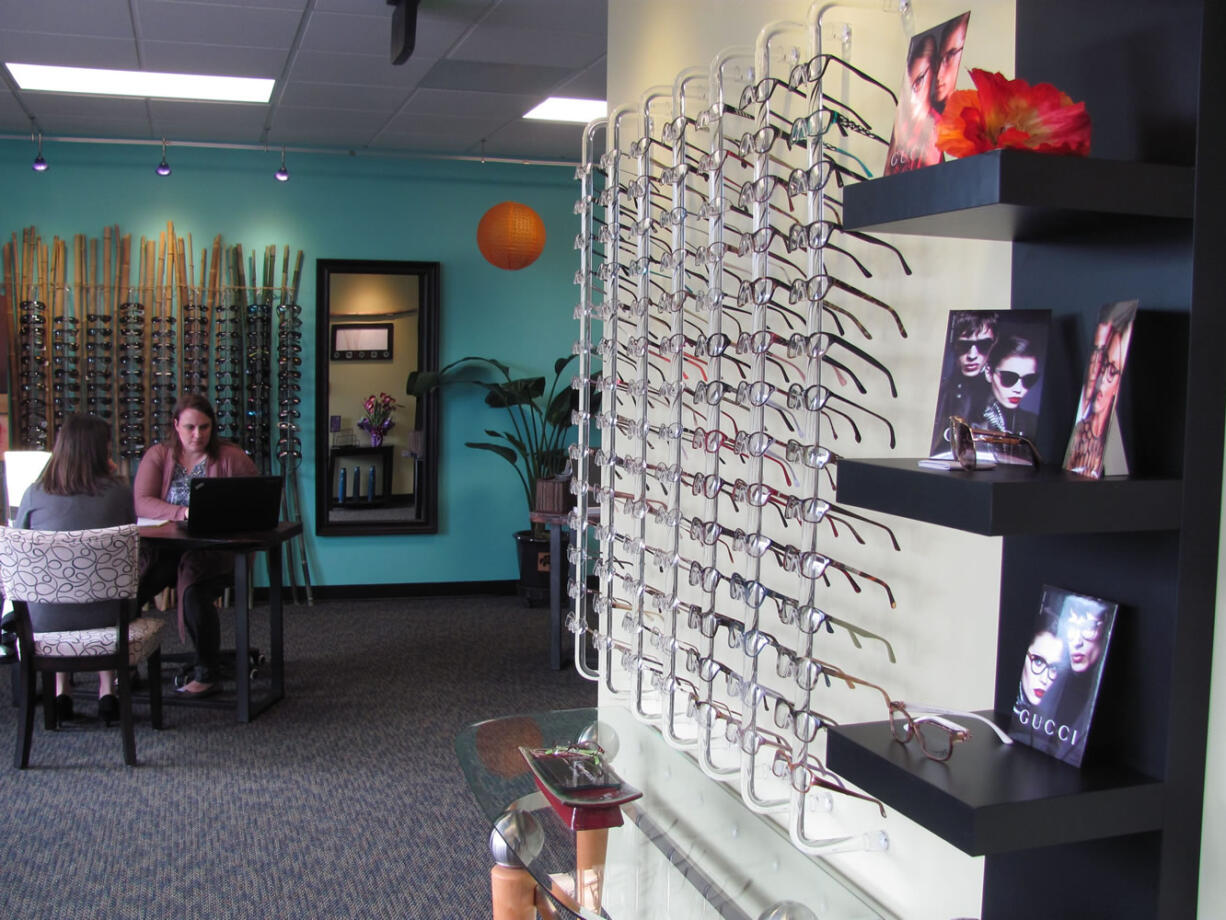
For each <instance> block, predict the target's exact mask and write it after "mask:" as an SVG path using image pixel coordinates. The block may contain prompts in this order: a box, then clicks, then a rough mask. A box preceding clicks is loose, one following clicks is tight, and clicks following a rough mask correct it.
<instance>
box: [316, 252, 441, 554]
mask: <svg viewBox="0 0 1226 920" xmlns="http://www.w3.org/2000/svg"><path fill="white" fill-rule="evenodd" d="M438 285H439V263H437V262H398V261H375V260H367V261H359V260H348V259H320V260H319V262H318V267H317V270H316V286H315V290H316V297H317V301H318V303H317V313H316V333H317V334H316V353H317V374H316V394H315V407H316V428H315V430H316V444H317V447H316V452H315V463H316V470H315V482H316V511H315V522H316V524H315V531H316V533H319V534H323V535H332V536H336V535H341V534H380V533H434V532H436V531H437V529H438V463H437V457H438V443H437V430H438V397H437V394H430V395H429V396H426V397H423V398H420V399H418V398H415V397H412V396H406V395H404V382H405V380H406V379H408V376H409V374H410V373H411V372H412V371H415V370H437V369H438V309H439V302H438Z"/></svg>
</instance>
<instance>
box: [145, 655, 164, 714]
mask: <svg viewBox="0 0 1226 920" xmlns="http://www.w3.org/2000/svg"><path fill="white" fill-rule="evenodd" d="M147 667H148V676H149V720H150V721H151V722H152V723H153V727H154V728H155V729H161V727H162V650H161V649H160V648H155V649H154V650H153V652H152V653H150V655H149V660H148V664H147Z"/></svg>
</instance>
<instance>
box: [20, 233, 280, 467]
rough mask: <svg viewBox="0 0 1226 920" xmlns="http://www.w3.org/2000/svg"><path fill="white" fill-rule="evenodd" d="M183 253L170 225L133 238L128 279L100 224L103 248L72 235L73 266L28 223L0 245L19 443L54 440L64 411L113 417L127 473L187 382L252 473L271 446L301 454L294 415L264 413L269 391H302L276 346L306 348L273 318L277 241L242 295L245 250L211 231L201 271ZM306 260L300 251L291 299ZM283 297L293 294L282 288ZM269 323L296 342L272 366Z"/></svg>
mask: <svg viewBox="0 0 1226 920" xmlns="http://www.w3.org/2000/svg"><path fill="white" fill-rule="evenodd" d="M192 252H193V249H192V246H191V241H190V237H188V238H186V239H185V238H183V237H179V236H176V235H175V232H174V225H173V223H168V224H167V229H166V231H165V232H164V233H162V234H161V235H160V237H159V238H158V239H157V240H153V239H142V240H140V241H139V243H138V248H137V250H136V258H137V260H138V264H137V266H136V271H135V275H134V274H133V265H132V257H133V253H132V238H131V236H130V235H128V236H122V237H121V235H120V233H119V228H118V227H107V228H105V229H104V232H103V235H102V240H101V247H100V246H99V240H97V239H94V240H86V238H85V236H84V235H81V234H78V235H77V236H76V238H75V239H74V241H73V258H72V265H71V269H70V266H69V258H68V247H67V241H65V240H61V239H59V238H58V237H57V238H55V239H53V241H52V242H51V243H50V244H46V243H44V242H43V241H42V240H41V238H40V237H39V236H38V233H37V230H36V229H35V228H33V227H29V228H25V229H24V230H23V231H22V233H21V238H20V242H19V241H18V238H17V235H16V234H14V236H13V240H12V242H10V243H5V244H4V246H3V263H4V274H5V279H4V280H5V287H4V289H5V291H10V292H14V294H15V295H16V296H15V297H13V298H12V299H13V301H15V306H14V308H13V313H12V316H11V317H10V318H9V323H10V326H9V328H10V329H11V330H12V332H13V334H12V336H11V340H10V354H9V357H10V365H9V366H10V371H9V375H10V380H11V381H12V382H13V385H12V387H11V390H12V394H13V395H12V398H11V400H10V407H9V411H10V416H11V421H12V432H13V436H12V442H13V444H14V446H17V447H23V448H34V449H44V450H45V449H49V448H50V446H51V445H52V444H53V443H54V439H55V432H56V429H57V427H58V425H59V424H60V423H62V421H63V419H64V417H65V416H66V415H67V414H69V413H72V412H78V411H87V412H91V413H93V414H95V415H98V416H99V417H100V418H104V419H107V420H108V421H110V422H111V423H112V424H113V425H114V433H115V438H114V444H115V451H116V455H117V457H118V458H119V459H120V461H121V462H122V464H123V465H124V466H125V467H127V468H128V470H129V471H131V470H132V469H133V468H134V467H135V464H136V463H137V462H138V461H139V458H140V457H141V456H142V455H143V454H144V452H145V450H147V449H148V447H149V446H150V444H152V443H153V442H154V441H156V440H158V439H160V438H161V437H163V436H164V432H165V431H166V430H167V429H168V427H169V424H170V414H171V411H172V408H173V406H174V403H175V401H176V400H177V399H178V397H179V395H180V394H181V393H183V392H188V391H195V392H203V393H205V394H207V395H210V396H211V398H212V401H213V403H214V406H215V408H216V410H217V416H218V431H219V433H220V434H221V435H222V436H223V437H229V438H231V439H233V440H236V441H237V442H238V443H240V444H242V445H243V446H244V448H245V449H246V450H247V451H248V452H249V453H250V454H251V455H252V457H253V459H255V461H256V463H257V464H258V465H259V466H260V467H261V469H263V470H265V471H267V470H268V469H269V467H270V466H271V462H272V457H273V456H274V453H275V454H276V455H277V456H281V457H285V456H289V455H291V454H292V455H294V456H296V457H300V456H301V448H300V444H301V441H300V437H299V432H298V427H297V414H296V413H294V414H292V415H289V414H286V412H285V411H284V410H285V407H284V406H281V407H280V408H281V410H282V411H281V412H280V413H279V418H278V420H277V423H275V424H274V421H273V416H274V404H273V399H274V393H279V396H278V397H276V398H278V399H280V400H282V401H284V400H291V401H292V402H293V403H294V404H295V405H296V404H297V402H298V399H299V397H298V387H299V384H298V378H299V372H298V368H297V362H298V360H299V359H298V357H297V353H296V352H295V353H294V354H292V355H291V354H288V353H286V354H282V350H283V349H284V348H289V347H293V348H300V347H301V345H300V334H299V333H297V332H295V331H294V330H291V329H288V328H285V327H284V324H282V326H281V328H277V326H276V325H275V324H274V321H273V305H272V302H273V293H274V292H273V285H272V282H271V279H272V276H273V269H274V263H275V247H269V248H268V249H267V250H266V253H265V270H264V284H263V286H262V287H261V288H259V289H256V288H255V287H252V289H250V290H248V288H247V286H246V276H245V274H244V273H243V272H242V271H241V265H242V255H241V247H237V246H236V247H233V250H232V251H230V252H226V253H223V249H222V241H221V237H220V236H217V237H215V238H214V240H213V246H212V252H211V256H210V252H209V250H207V249H205V250H202V251H201V252H200V272H199V277H197V273H196V266H195V263H194V259H193V258H192V257H191V253H192ZM288 259H289V249H288V247H286V250H285V260H286V262H288ZM301 263H302V253H301V252H299V253H298V266H299V272H298V273H296V276H295V294H296V284H297V280H296V279H297V275H298V274H299V273H300V270H301ZM287 269H288V266H286V269H283V277H284V275H285V273H286V272H287ZM70 273H71V275H72V278H71V279H70V278H69V275H70ZM254 279H255V275H254V261H253V271H252V280H253V284H254ZM42 291H46V292H47V296H46V298H45V299H43V298H40V296H39V294H40V292H42ZM282 296H283V301H284V300H285V299H286V298H287V297H289V294H288V291H285V290H284V285H283V295H282ZM282 309H283V310H284V309H285V306H284V304H283V307H282ZM280 316H281V314H280V312H278V321H279V320H280ZM278 332H280V333H281V334H282V335H284V336H287V337H289V339H292V340H293V341H289V339H287V341H286V343H285V344H284V345H278V346H277V347H278V354H277V359H278V360H277V362H276V364H275V365H274V364H273V360H272V359H273V349H274V341H273V339H274V334H276V333H278ZM283 375H288V377H287V378H284V379H282V378H283ZM289 378H292V379H289ZM278 384H280V386H278ZM274 432H275V437H274Z"/></svg>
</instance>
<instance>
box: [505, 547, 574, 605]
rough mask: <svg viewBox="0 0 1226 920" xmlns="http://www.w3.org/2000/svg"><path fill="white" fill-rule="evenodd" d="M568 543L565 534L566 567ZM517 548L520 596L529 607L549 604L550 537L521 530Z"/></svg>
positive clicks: (563, 558)
mask: <svg viewBox="0 0 1226 920" xmlns="http://www.w3.org/2000/svg"><path fill="white" fill-rule="evenodd" d="M568 542H569V541H568V540H567V535H566V533H563V534H562V553H561V558H562V560H563V565H565V560H566V546H567V543H568ZM515 547H516V550H517V551H518V554H519V596H520V597H521V598H522V599H523V601H524V603H525V604H527V605H528V606H532V605H533V604H534V603H537V602H548V601H549V575H550V559H549V537H548V536H544V537H537V536H533V534H532V531H531V530H520V531H517V532H516V534H515ZM564 575H565V573H564ZM563 580H565V577H564V578H563ZM563 590H565V588H563Z"/></svg>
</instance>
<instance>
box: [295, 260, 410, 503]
mask: <svg viewBox="0 0 1226 920" xmlns="http://www.w3.org/2000/svg"><path fill="white" fill-rule="evenodd" d="M417 287H418V282H417V277H416V276H415V275H364V274H341V273H337V274H334V275H333V276H332V290H331V291H330V294H329V300H330V304H331V306H330V309H329V313H330V318H331V321H332V323H391V324H392V358H391V360H388V361H331V362H329V364H328V375H329V398H328V414H329V415H330V416H331V415H339V416H340V417H341V432H343V433H347V432H352V434H353V437H354V443H356V444H365V443H369V437H370V436H369V435H368V434H367V433H366V432H364V431H362V430H361V429H360V428H358V427H357V423H358V420H359V419H360V418H362V415H363V403H364V402H365V401H366V397H368V396H370V395H372V394H374V395H376V396H377V395H378V394H380V393H389V394H391V395H392V397H393V398H394V399H395V400H396V402H397V403H399V404H400V408H398V409H396V410H394V412H393V414H392V421H393V422H394V423H395V424H394V426H393V427H392V429H391V430H390V431H389V432H388V434H387V438H386V439H385V440H384V443H385V444H387V445H389V446H391V447H392V448H394V453H393V455H392V456H393V457H394V460H393V473H392V490H393V492H394V493H396V494H404V493H406V492H412V491H413V490H414V488H415V487H416V485H415V483H414V482H413V470H414V460H413V458H411V457H406V456H405V455H404V448H405V446H406V444H407V440H406V438H407V436H408V434H409V433H410V432H411V431H412V430H413V413H414V411H415V406H414V403H415V402H416V400H415V399H414V398H413V397H412V396H405V395H404V382H405V381H406V380H408V379H409V373H410V372H412V371H414V370H416V369H417V350H418V339H417V325H418V323H417V312H416V311H417V307H418V300H417ZM406 311H412V312H411V313H408V314H407V315H406ZM319 347H322V348H326V347H329V346H328V343H322V342H321V343H320V345H319ZM380 475H381V474H380ZM335 488H336V483H331V484H329V492H332V491H334V490H335ZM352 488H353V486H352V484H350V489H352ZM362 489H363V490H365V489H366V484H365V482H363V483H362Z"/></svg>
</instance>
